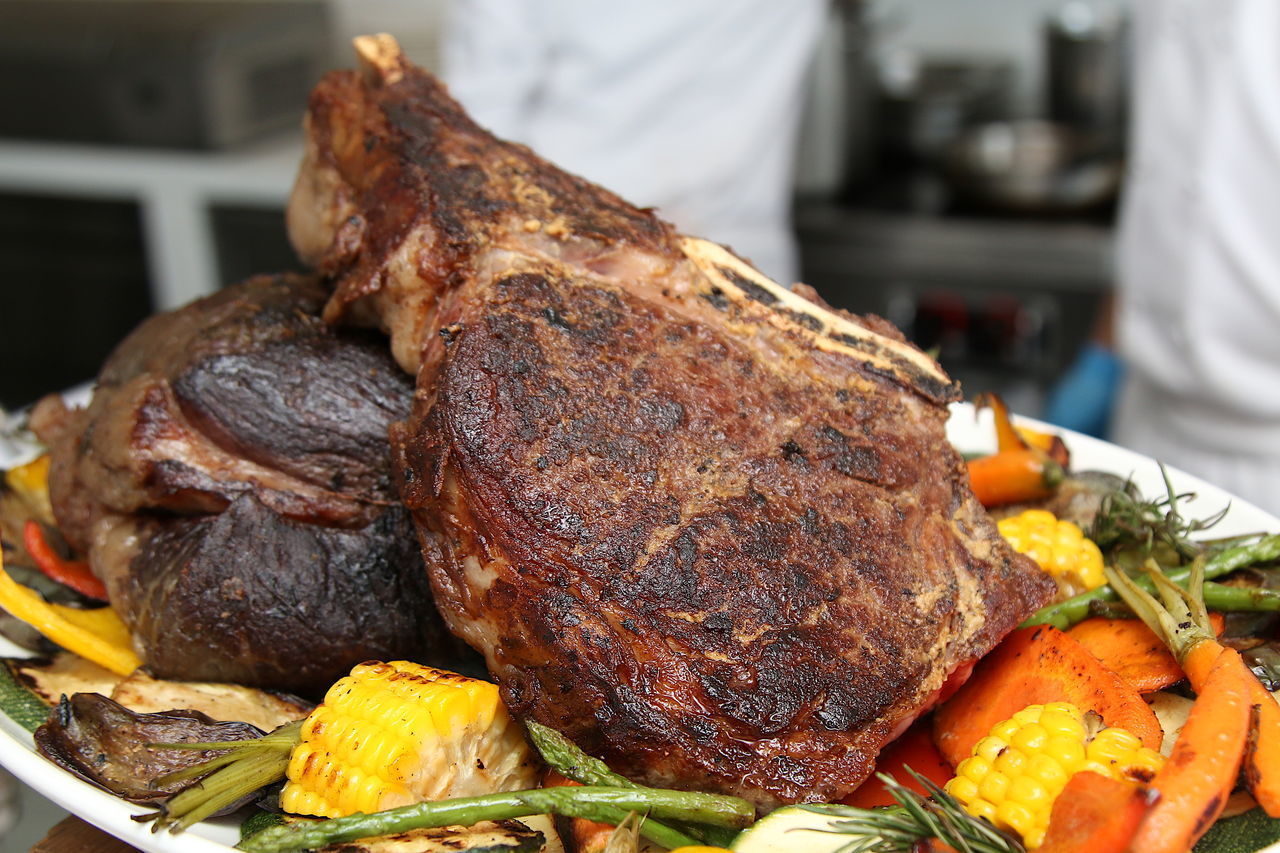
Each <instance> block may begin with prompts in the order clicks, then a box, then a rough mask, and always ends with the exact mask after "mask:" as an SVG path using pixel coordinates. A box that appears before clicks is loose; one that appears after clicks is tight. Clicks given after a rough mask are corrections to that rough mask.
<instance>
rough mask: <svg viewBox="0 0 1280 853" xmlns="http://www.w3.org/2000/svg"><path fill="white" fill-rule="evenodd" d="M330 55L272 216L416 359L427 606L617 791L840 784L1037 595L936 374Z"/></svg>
mask: <svg viewBox="0 0 1280 853" xmlns="http://www.w3.org/2000/svg"><path fill="white" fill-rule="evenodd" d="M357 51H358V53H359V54H360V57H361V68H360V70H359V71H358V72H337V73H334V74H331V75H330V76H328V77H326V78H325V79H324V81H323V82H322V83H321V84H320V85H319V86H318V87H317V89H316V90H315V92H314V93H313V95H312V98H311V103H310V109H309V114H308V123H307V127H308V140H309V141H308V148H307V153H306V156H305V159H304V163H303V168H302V171H301V174H300V175H299V178H298V182H297V185H296V187H295V191H294V194H293V197H292V199H291V202H290V207H289V224H290V230H291V234H292V237H293V239H294V243H295V246H296V247H297V248H298V249H299V251H300V253H301V254H302V255H303V257H304V258H305V259H306V260H308V261H310V262H312V263H314V264H316V265H317V266H318V267H319V269H320V270H321V271H322V273H324V274H325V275H326V276H328V277H329V278H330V279H331V280H332V281H333V283H334V285H335V292H334V295H333V297H332V299H331V300H330V302H329V304H328V306H327V307H326V310H325V316H326V317H327V318H328V319H330V320H331V321H335V322H345V323H353V324H370V325H378V326H381V327H382V328H383V329H384V330H386V331H388V332H389V333H390V335H391V339H392V346H393V352H394V354H395V357H396V359H397V361H398V362H399V363H400V364H401V365H402V366H403V367H404V368H405V369H406V370H408V371H410V372H411V373H413V374H415V375H416V377H417V395H416V399H415V403H414V407H413V411H412V413H411V415H410V416H409V417H408V418H407V419H405V420H404V421H403V422H400V423H398V424H397V425H395V426H394V427H393V431H392V443H393V446H394V453H395V459H396V463H395V473H396V476H397V477H398V478H399V480H400V489H401V496H402V498H403V500H404V501H405V503H406V505H407V506H408V507H409V508H410V509H411V510H412V512H413V514H414V518H415V520H416V522H417V525H418V529H419V532H420V536H421V540H422V546H423V554H424V557H425V559H426V562H427V567H428V570H429V572H430V576H431V584H432V588H433V590H434V593H435V596H436V602H437V604H438V605H439V607H440V609H441V611H442V613H443V615H444V617H445V620H446V621H447V623H448V624H449V627H450V628H451V629H452V630H453V631H454V632H455V633H457V634H458V635H459V636H461V637H463V638H464V639H466V641H467V642H468V643H470V644H471V645H472V646H473V647H475V648H476V649H477V650H479V651H481V652H482V653H483V654H484V655H485V657H486V660H487V663H488V666H489V668H490V670H491V671H492V673H493V675H494V676H495V677H496V678H497V679H498V681H499V682H500V684H501V686H502V690H503V694H504V697H505V699H506V700H507V702H508V704H509V706H510V707H511V709H512V710H513V711H514V712H515V713H517V714H519V715H521V716H523V717H526V718H530V719H536V720H538V721H540V722H542V723H545V724H547V725H550V726H553V727H555V728H558V729H560V730H562V731H564V732H566V733H567V734H568V735H569V736H570V737H572V738H574V739H575V740H577V741H578V742H580V743H581V744H582V745H583V746H584V747H585V748H586V749H588V750H589V751H591V752H593V753H596V754H600V755H602V756H603V757H604V758H605V759H607V760H608V761H609V762H610V763H611V764H612V765H613V766H615V767H616V768H618V769H619V770H620V771H622V772H624V773H626V774H628V775H629V776H631V777H633V778H635V779H637V780H643V781H645V782H649V783H655V784H664V785H675V786H681V787H693V788H701V789H708V790H719V791H729V792H734V793H738V794H742V795H745V796H748V797H751V798H753V799H755V800H756V801H757V802H760V803H762V804H770V803H777V802H781V801H798V800H830V799H836V798H839V797H840V796H842V795H844V794H846V793H847V792H849V791H850V790H852V789H853V788H854V787H855V786H857V784H858V783H859V782H861V781H862V780H863V779H864V778H866V776H867V775H868V773H869V772H870V770H871V768H872V765H873V762H874V760H875V757H876V754H877V752H878V751H879V749H880V748H881V746H882V745H883V744H884V743H885V742H886V741H888V740H889V739H890V738H892V737H893V736H894V735H895V733H897V732H900V731H901V730H902V729H903V728H904V727H905V726H906V725H907V724H908V723H909V722H910V721H911V720H912V719H913V718H915V717H916V716H918V715H919V714H920V713H921V712H922V711H923V710H924V709H925V708H927V707H928V706H929V704H930V703H931V702H933V701H934V700H935V699H936V697H938V696H939V694H940V692H941V691H943V690H944V687H945V686H946V685H947V684H948V681H949V680H954V679H955V678H958V677H961V676H962V674H963V673H964V671H965V667H966V665H968V664H969V663H970V662H972V661H973V660H975V659H976V658H977V657H979V656H980V655H982V654H984V653H985V652H986V651H988V650H989V649H991V648H992V646H994V645H995V644H996V643H997V642H998V641H999V640H1000V638H1001V637H1002V636H1004V635H1005V634H1006V633H1007V632H1008V631H1009V630H1011V629H1012V628H1013V627H1014V626H1015V625H1016V624H1017V623H1018V622H1019V621H1020V620H1022V619H1023V618H1024V617H1025V616H1026V615H1027V614H1029V613H1030V612H1031V611H1032V610H1033V609H1034V608H1036V607H1037V606H1039V605H1040V604H1042V603H1043V602H1044V601H1045V600H1046V599H1047V598H1048V597H1049V596H1050V595H1051V593H1052V590H1053V584H1052V583H1051V582H1050V581H1049V580H1048V579H1047V578H1046V577H1045V576H1044V575H1043V573H1041V572H1040V571H1039V570H1038V569H1037V568H1036V567H1035V566H1034V564H1032V563H1031V561H1029V560H1028V559H1026V558H1024V557H1021V556H1019V555H1017V554H1015V553H1014V552H1013V551H1012V550H1011V549H1010V548H1009V547H1008V546H1007V545H1006V544H1005V542H1004V541H1003V540H1002V539H1001V538H1000V536H999V535H998V534H997V532H996V530H995V527H994V525H993V524H992V522H991V520H990V519H989V518H988V516H987V514H986V513H985V512H984V511H983V509H982V507H981V506H980V505H979V504H978V502H977V501H976V500H975V498H974V496H973V494H972V493H971V492H970V489H969V485H968V479H967V476H966V473H965V469H964V465H963V462H962V460H961V459H960V457H959V456H958V455H957V454H956V452H955V451H954V450H953V449H952V448H951V447H950V446H949V444H948V443H947V441H946V438H945V434H944V424H945V421H946V419H947V414H948V412H947V403H948V402H950V401H952V400H955V399H956V398H957V397H958V389H957V387H956V386H955V384H954V383H953V382H952V381H951V380H950V379H949V378H948V377H947V376H946V375H945V374H944V373H943V371H942V370H941V368H939V367H938V365H937V364H936V363H934V362H933V360H932V359H930V358H928V357H927V356H925V355H924V354H923V353H921V352H920V351H919V350H917V349H916V348H914V347H913V346H911V345H910V344H908V343H907V342H906V341H905V340H904V338H903V337H902V335H901V334H900V333H899V332H898V331H897V330H896V329H894V328H893V327H892V326H891V325H890V324H889V323H887V322H885V321H884V320H881V319H879V318H876V317H871V316H868V317H855V316H852V315H848V314H845V313H843V312H836V311H832V310H830V309H829V308H828V307H826V306H825V305H824V304H823V303H822V302H821V301H820V300H818V299H817V298H816V295H815V294H814V293H813V292H812V291H811V290H809V289H807V288H803V287H797V288H796V290H795V291H789V290H786V289H784V288H782V287H780V286H778V285H777V284H775V283H774V282H772V281H769V280H768V279H767V278H765V277H764V276H762V275H761V274H760V273H759V272H757V271H756V270H755V269H753V268H752V267H751V266H750V265H749V264H748V263H746V262H744V261H743V260H741V259H740V258H738V257H737V256H735V255H734V254H733V253H732V252H731V251H728V250H727V249H725V248H722V247H720V246H716V245H713V244H710V243H706V242H704V241H700V240H696V239H692V238H688V237H683V236H681V235H680V234H678V233H676V232H675V231H674V230H673V229H672V228H671V227H670V226H669V225H667V224H666V223H664V222H663V221H662V220H660V219H659V218H657V217H656V216H655V215H654V214H653V213H652V212H650V211H647V210H642V209H638V208H636V207H634V206H632V205H630V204H628V203H627V202H625V201H623V200H622V199H620V198H618V197H617V196H615V195H613V194H611V193H609V192H608V191H606V190H604V189H601V188H600V187H597V186H594V185H592V184H590V183H588V182H586V181H583V180H581V179H579V178H576V177H574V176H572V175H569V174H566V173H565V172H563V171H561V170H559V169H557V168H556V167H555V166H553V165H551V164H550V163H548V162H546V161H544V160H542V159H541V158H539V157H538V156H536V155H535V154H533V153H532V152H530V151H529V150H528V149H527V148H524V147H522V146H519V145H514V144H510V143H506V142H503V141H500V140H498V139H495V138H494V137H493V136H492V135H490V134H489V133H487V132H486V131H485V130H483V129H482V128H480V127H478V126H477V125H476V124H475V123H474V122H472V121H471V120H470V119H469V118H468V117H467V115H466V114H465V113H464V112H463V110H462V109H461V108H460V107H459V105H458V104H457V103H455V102H454V101H453V100H452V99H450V97H449V96H448V94H447V92H446V91H445V89H444V87H443V86H442V85H441V84H440V83H439V82H438V81H437V80H436V79H434V78H433V77H432V76H431V75H429V74H427V73H425V72H423V71H422V70H420V69H418V68H415V67H414V66H412V65H411V64H409V63H408V62H407V61H405V60H404V59H403V57H402V56H401V55H400V53H399V50H398V48H397V47H396V45H395V43H394V41H393V40H391V39H389V38H388V37H366V38H362V39H359V40H357Z"/></svg>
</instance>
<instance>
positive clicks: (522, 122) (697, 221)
mask: <svg viewBox="0 0 1280 853" xmlns="http://www.w3.org/2000/svg"><path fill="white" fill-rule="evenodd" d="M826 8H827V3H826V2H825V0H788V2H785V3H776V2H768V0H732V2H724V0H645V2H638V3H601V2H598V0H454V2H453V3H452V8H451V15H450V23H449V25H448V27H447V28H446V32H445V38H444V41H443V48H444V68H443V73H444V78H445V81H446V82H447V83H448V85H449V88H450V91H451V93H452V94H453V95H454V97H456V98H457V99H458V100H459V101H460V102H461V103H462V105H463V106H464V107H466V109H467V110H468V111H469V112H470V113H471V114H472V115H473V116H475V117H476V119H477V120H478V121H479V122H480V123H481V124H483V125H486V126H487V127H488V128H489V129H491V130H492V131H493V132H494V133H496V134H497V135H499V136H502V137H505V138H508V139H514V140H516V141H518V142H523V143H525V144H526V145H529V146H530V147H531V148H533V150H535V151H537V152H538V153H539V154H541V155H542V156H544V157H546V158H547V159H549V160H551V161H552V162H554V163H556V164H558V165H560V166H563V167H564V168H566V169H568V170H570V171H572V172H575V173H577V174H580V175H582V176H583V177H585V178H587V179H588V180H591V181H595V182H596V183H599V184H601V185H603V186H605V187H608V188H609V189H611V190H613V191H614V192H617V193H618V194H619V195H621V196H623V197H624V198H626V199H627V200H629V201H631V202H633V203H635V204H638V205H642V206H648V207H655V208H657V212H658V214H659V215H660V216H662V217H663V218H664V219H667V220H669V221H671V222H673V223H674V224H675V225H676V226H677V227H678V228H679V229H680V230H682V231H684V232H686V233H690V234H696V235H698V236H700V237H706V238H708V239H711V240H715V241H717V242H720V243H724V244H726V245H728V246H730V247H732V248H733V249H734V250H735V251H737V252H738V253H739V254H740V255H743V256H744V257H746V258H748V259H750V260H751V261H752V262H753V263H755V265H756V266H757V267H759V268H760V269H761V270H762V271H763V272H765V273H766V274H768V275H770V276H772V277H773V278H775V279H777V280H779V281H781V282H783V283H784V284H789V283H791V282H793V281H795V279H796V273H797V270H796V266H797V262H796V249H795V244H794V237H793V235H792V231H791V227H790V205H791V190H792V160H793V156H794V150H795V138H796V131H797V126H798V124H799V119H800V110H801V105H802V102H803V97H802V87H803V83H804V75H805V72H806V69H807V67H808V65H809V62H810V59H811V57H812V55H813V52H814V50H815V48H816V46H817V41H818V36H819V34H820V32H821V28H822V24H823V21H824V20H825V13H826Z"/></svg>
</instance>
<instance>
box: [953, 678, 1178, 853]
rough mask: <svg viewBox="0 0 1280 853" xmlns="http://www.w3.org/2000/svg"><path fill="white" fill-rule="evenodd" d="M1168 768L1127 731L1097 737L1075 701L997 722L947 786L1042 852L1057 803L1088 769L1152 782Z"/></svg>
mask: <svg viewBox="0 0 1280 853" xmlns="http://www.w3.org/2000/svg"><path fill="white" fill-rule="evenodd" d="M1163 763H1164V757H1163V756H1161V755H1160V753H1158V752H1156V751H1155V750H1152V749H1148V748H1147V747H1144V746H1142V744H1141V742H1140V741H1139V740H1138V738H1137V737H1135V736H1134V735H1133V734H1131V733H1129V732H1127V731H1125V730H1124V729H1117V728H1107V729H1103V730H1102V731H1100V732H1098V733H1097V734H1095V735H1093V737H1089V733H1088V727H1087V725H1086V720H1085V717H1084V714H1082V713H1081V712H1080V709H1079V708H1077V707H1076V706H1075V705H1072V704H1070V703H1067V702H1051V703H1048V704H1045V705H1029V706H1027V707H1026V708H1023V709H1022V710H1021V711H1019V712H1018V713H1016V714H1014V715H1013V717H1012V718H1010V719H1008V720H1004V721H1002V722H1000V723H997V724H996V725H995V726H993V727H992V729H991V733H990V734H989V735H988V736H987V737H984V738H983V739H982V740H980V741H978V743H977V744H975V745H974V747H973V754H972V755H970V757H969V758H966V759H965V760H964V761H961V762H960V766H958V767H957V768H956V776H955V778H954V779H952V780H951V781H950V782H948V783H947V784H946V786H945V790H946V792H947V793H948V794H950V795H951V796H953V797H955V798H956V799H957V800H959V801H960V803H961V804H962V805H963V806H964V808H965V811H967V812H969V814H972V815H975V816H977V817H984V818H986V819H987V820H989V821H991V822H992V823H993V824H995V825H996V826H997V827H999V828H1001V829H1011V830H1013V831H1015V832H1017V833H1018V834H1019V835H1021V836H1022V839H1023V841H1024V843H1025V844H1026V845H1027V847H1028V848H1035V847H1039V846H1040V844H1041V842H1042V841H1044V834H1045V830H1046V829H1047V828H1048V825H1049V812H1050V810H1051V809H1052V808H1053V801H1054V800H1055V799H1056V798H1057V796H1058V794H1059V793H1061V792H1062V789H1063V787H1064V786H1066V784H1067V780H1068V779H1070V778H1071V777H1072V776H1073V775H1074V774H1076V773H1079V772H1080V771H1082V770H1092V771H1093V772H1094V773H1098V774H1100V775H1103V776H1107V777H1109V778H1112V779H1131V780H1134V781H1138V782H1145V781H1149V780H1150V779H1151V777H1152V776H1154V775H1155V772H1156V771H1157V770H1159V769H1160V766H1161V765H1162V764H1163Z"/></svg>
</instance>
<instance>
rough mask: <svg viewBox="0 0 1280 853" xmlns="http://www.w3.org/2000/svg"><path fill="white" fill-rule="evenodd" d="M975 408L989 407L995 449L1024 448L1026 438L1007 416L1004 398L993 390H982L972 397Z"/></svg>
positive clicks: (1002, 450)
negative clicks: (993, 426)
mask: <svg viewBox="0 0 1280 853" xmlns="http://www.w3.org/2000/svg"><path fill="white" fill-rule="evenodd" d="M973 406H974V408H975V409H977V410H979V411H981V410H982V409H990V410H991V414H992V415H993V416H994V418H993V419H994V421H995V426H996V450H997V451H998V452H1001V453H1003V452H1004V451H1006V450H1026V449H1027V440H1026V439H1025V438H1024V437H1023V436H1022V435H1021V434H1019V431H1018V429H1017V427H1015V426H1014V425H1013V420H1012V419H1011V418H1010V417H1009V407H1008V406H1006V405H1005V404H1004V400H1002V399H1001V398H1000V395H999V394H996V393H995V392H993V391H984V392H983V393H981V394H979V395H978V396H977V397H975V398H974V399H973Z"/></svg>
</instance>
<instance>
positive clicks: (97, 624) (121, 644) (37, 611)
mask: <svg viewBox="0 0 1280 853" xmlns="http://www.w3.org/2000/svg"><path fill="white" fill-rule="evenodd" d="M0 607H3V608H4V609H5V610H7V611H9V613H10V614H11V615H13V616H14V617H15V618H18V619H21V620H22V621H23V622H26V623H27V624H28V625H30V626H31V627H32V628H35V629H36V630H37V631H39V632H40V633H41V634H43V635H44V636H45V637H47V638H49V639H50V640H52V641H53V642H55V643H57V644H58V645H59V646H62V647H63V648H64V649H66V650H67V651H69V652H72V653H74V654H77V655H79V656H80V657H82V658H85V659H86V660H91V661H93V662H94V663H96V664H98V665H99V666H103V667H106V668H107V669H109V670H111V671H112V672H114V673H116V674H117V675H128V674H129V673H131V672H133V671H134V670H135V669H137V668H138V667H140V666H142V660H141V659H140V658H139V657H138V655H137V654H136V653H134V651H133V648H132V644H131V643H130V637H129V629H128V628H126V627H125V625H124V623H123V622H121V621H120V617H119V616H118V615H116V612H115V611H114V610H112V609H111V608H109V607H103V608H99V609H97V610H77V609H75V608H74V607H64V606H62V605H58V604H49V603H48V602H46V601H45V600H44V599H43V598H41V597H40V595H39V594H38V593H36V592H35V590H32V589H28V588H27V587H25V586H22V585H21V584H19V583H18V582H17V581H15V580H14V579H13V578H12V577H10V576H9V573H8V572H7V571H5V569H4V558H3V557H0Z"/></svg>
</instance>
